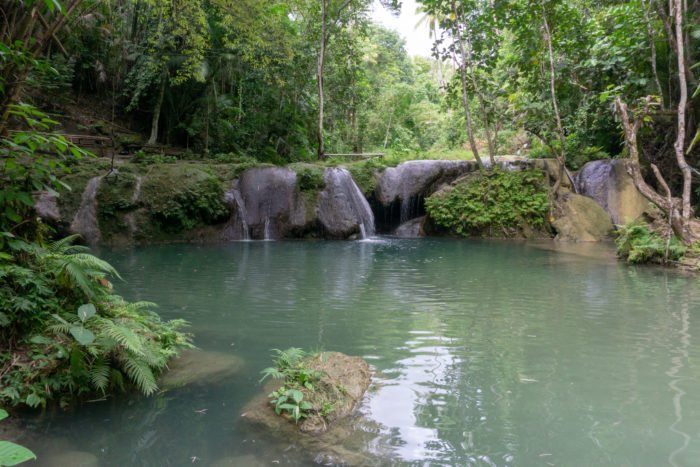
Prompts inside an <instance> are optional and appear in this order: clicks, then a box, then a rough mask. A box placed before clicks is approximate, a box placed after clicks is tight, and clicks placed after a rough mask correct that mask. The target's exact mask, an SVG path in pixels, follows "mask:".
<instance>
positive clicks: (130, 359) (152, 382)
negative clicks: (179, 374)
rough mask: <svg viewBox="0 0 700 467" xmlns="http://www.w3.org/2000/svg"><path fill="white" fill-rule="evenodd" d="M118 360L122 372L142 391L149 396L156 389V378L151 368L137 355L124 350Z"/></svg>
mask: <svg viewBox="0 0 700 467" xmlns="http://www.w3.org/2000/svg"><path fill="white" fill-rule="evenodd" d="M120 360H121V363H122V366H123V368H124V372H125V373H126V375H127V376H128V377H129V379H130V380H131V381H132V382H133V383H134V384H135V385H136V387H137V388H138V389H139V390H140V391H141V392H142V393H144V394H145V395H147V396H150V395H151V394H153V393H154V392H156V391H157V390H158V385H157V384H156V378H155V376H153V372H152V371H151V368H150V367H149V366H148V365H147V364H146V363H145V362H143V361H141V360H140V359H139V358H138V356H136V355H130V354H129V353H128V352H126V353H124V354H122V356H121V358H120Z"/></svg>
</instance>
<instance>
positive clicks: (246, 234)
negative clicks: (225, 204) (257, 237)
mask: <svg viewBox="0 0 700 467" xmlns="http://www.w3.org/2000/svg"><path fill="white" fill-rule="evenodd" d="M232 195H233V201H234V203H236V208H237V209H238V219H239V220H240V223H241V233H242V235H241V239H242V240H246V241H247V240H250V229H249V228H248V222H247V221H246V217H248V213H247V212H246V210H245V203H244V202H243V197H242V196H241V191H240V190H239V189H238V188H234V189H233V192H232Z"/></svg>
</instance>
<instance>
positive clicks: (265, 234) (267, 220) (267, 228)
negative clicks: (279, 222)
mask: <svg viewBox="0 0 700 467" xmlns="http://www.w3.org/2000/svg"><path fill="white" fill-rule="evenodd" d="M263 240H272V239H271V238H270V216H268V217H266V218H265V230H264V231H263Z"/></svg>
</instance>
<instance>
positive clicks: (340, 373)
mask: <svg viewBox="0 0 700 467" xmlns="http://www.w3.org/2000/svg"><path fill="white" fill-rule="evenodd" d="M304 366H305V367H306V368H308V369H309V370H312V371H316V372H319V373H320V374H322V376H321V378H320V380H319V381H317V382H316V383H315V384H314V390H313V391H308V390H306V389H302V392H304V393H305V399H304V400H306V401H307V402H309V403H311V404H312V405H313V410H311V411H310V413H308V414H307V416H306V417H305V418H303V419H302V421H300V422H299V423H298V424H294V423H293V422H292V421H290V420H288V419H287V418H285V417H283V416H280V415H277V414H276V413H275V411H274V409H273V407H272V405H271V404H270V400H269V397H268V395H269V394H270V393H271V392H272V391H274V390H275V389H277V388H278V387H280V386H281V385H282V383H281V382H280V381H273V382H271V383H269V384H268V385H266V386H265V388H264V391H263V393H262V394H260V395H259V396H258V397H256V398H255V399H253V400H252V401H251V402H250V403H248V405H246V407H245V408H244V409H243V414H242V416H243V417H245V419H246V420H248V421H249V422H250V423H252V424H255V425H260V426H263V427H265V428H267V429H269V430H271V431H289V430H291V431H292V432H301V433H315V434H318V433H323V432H325V431H326V430H328V427H329V424H330V423H332V422H334V421H335V420H339V419H341V418H344V417H346V416H348V415H349V414H350V413H351V412H352V411H353V410H354V409H355V407H356V405H357V403H358V402H359V401H360V400H361V399H362V396H363V395H364V393H365V391H366V390H367V388H368V387H369V383H370V380H371V373H370V369H369V365H368V364H367V362H365V361H364V360H363V359H362V358H360V357H350V356H348V355H345V354H342V353H340V352H323V353H321V354H319V355H317V356H311V357H308V358H307V359H306V360H304ZM326 404H327V407H329V408H331V407H332V410H331V411H330V412H329V413H328V414H325V415H323V414H322V412H323V407H322V406H323V405H326Z"/></svg>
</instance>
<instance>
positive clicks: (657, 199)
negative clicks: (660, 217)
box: [615, 97, 700, 245]
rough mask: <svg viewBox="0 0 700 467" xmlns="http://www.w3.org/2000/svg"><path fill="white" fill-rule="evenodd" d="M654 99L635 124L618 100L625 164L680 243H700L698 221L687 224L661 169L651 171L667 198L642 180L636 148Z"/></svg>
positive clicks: (638, 116)
mask: <svg viewBox="0 0 700 467" xmlns="http://www.w3.org/2000/svg"><path fill="white" fill-rule="evenodd" d="M650 103H651V98H650V97H647V99H646V103H645V107H644V108H643V109H642V110H641V111H638V115H637V116H636V118H635V120H634V122H632V121H631V120H630V117H629V112H628V109H627V104H625V103H624V102H622V99H620V98H619V97H617V98H616V99H615V110H616V111H617V113H618V114H619V115H620V118H621V119H622V128H623V130H624V135H625V146H626V147H627V152H628V157H627V160H626V161H625V168H626V170H627V173H628V174H629V175H630V176H631V177H632V180H633V182H634V186H635V187H636V188H637V190H639V192H640V193H641V194H642V195H643V196H644V197H645V198H646V199H648V200H649V201H651V202H652V203H654V204H655V205H656V206H658V207H659V209H661V210H662V211H663V212H664V214H666V216H667V218H668V222H669V225H670V226H671V228H672V229H673V232H674V233H675V234H676V235H677V236H678V238H680V239H681V241H682V242H683V243H685V244H686V245H689V244H691V243H694V242H696V241H697V240H698V239H700V228H699V226H698V223H697V221H695V220H692V219H691V220H687V219H684V218H683V215H682V205H683V203H682V202H681V200H679V199H678V198H674V197H673V196H672V194H671V190H670V189H669V187H668V184H667V183H666V180H664V178H663V176H662V175H661V172H660V171H659V169H658V168H657V167H656V166H655V165H654V164H652V165H651V168H652V171H653V172H654V176H655V177H656V180H657V182H658V184H659V186H660V187H662V188H663V190H664V193H665V196H662V195H660V194H659V193H657V192H656V190H654V189H653V188H652V187H651V186H649V185H648V184H647V182H646V180H644V177H643V176H642V170H641V166H640V163H639V148H638V146H637V133H638V131H639V128H640V127H641V125H642V120H643V118H644V117H645V116H646V114H647V112H648V108H649V105H650Z"/></svg>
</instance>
